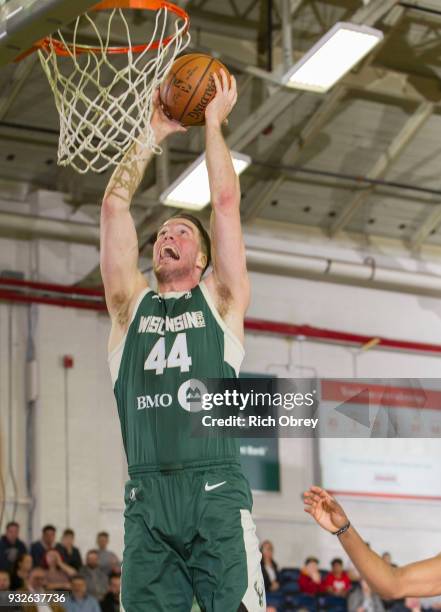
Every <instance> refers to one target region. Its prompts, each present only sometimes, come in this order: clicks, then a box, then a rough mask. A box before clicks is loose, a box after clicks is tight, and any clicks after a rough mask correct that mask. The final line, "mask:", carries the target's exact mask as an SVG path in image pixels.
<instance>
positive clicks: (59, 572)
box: [46, 549, 76, 591]
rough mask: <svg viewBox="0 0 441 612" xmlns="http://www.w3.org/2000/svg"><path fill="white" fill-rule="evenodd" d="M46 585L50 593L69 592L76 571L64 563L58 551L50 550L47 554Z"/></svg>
mask: <svg viewBox="0 0 441 612" xmlns="http://www.w3.org/2000/svg"><path fill="white" fill-rule="evenodd" d="M46 565H47V568H48V569H47V572H46V584H47V588H48V589H49V590H50V591H68V590H69V589H70V579H71V578H72V576H75V574H76V571H75V570H74V568H73V567H70V565H67V563H64V561H63V559H62V558H61V555H60V553H59V552H58V550H55V549H54V550H48V551H47V553H46Z"/></svg>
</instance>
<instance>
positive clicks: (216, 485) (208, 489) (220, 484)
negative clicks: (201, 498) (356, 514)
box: [205, 480, 227, 491]
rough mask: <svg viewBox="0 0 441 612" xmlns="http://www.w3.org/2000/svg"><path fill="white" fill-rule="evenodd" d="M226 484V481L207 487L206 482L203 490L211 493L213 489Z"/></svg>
mask: <svg viewBox="0 0 441 612" xmlns="http://www.w3.org/2000/svg"><path fill="white" fill-rule="evenodd" d="M224 484H227V481H226V480H224V481H223V482H218V483H217V484H215V485H209V484H208V482H206V483H205V490H206V491H212V490H213V489H217V488H218V487H221V486H222V485H224Z"/></svg>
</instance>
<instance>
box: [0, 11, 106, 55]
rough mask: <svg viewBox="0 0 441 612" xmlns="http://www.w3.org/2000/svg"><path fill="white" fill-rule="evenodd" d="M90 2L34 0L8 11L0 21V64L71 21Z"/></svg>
mask: <svg viewBox="0 0 441 612" xmlns="http://www.w3.org/2000/svg"><path fill="white" fill-rule="evenodd" d="M94 4H96V0H75V2H72V0H38V2H34V3H33V4H31V5H30V6H28V7H26V6H24V7H23V9H22V10H20V11H17V12H16V13H14V12H13V13H11V17H10V18H9V19H8V18H6V19H3V20H2V22H1V24H0V33H1V37H0V66H5V65H6V64H9V63H10V62H13V61H14V59H15V58H16V57H17V56H19V55H20V54H21V53H24V52H25V51H27V50H28V49H29V48H30V47H32V45H33V44H34V43H35V42H37V41H38V40H40V39H42V38H44V37H45V36H48V35H49V34H51V33H52V32H54V31H55V30H58V29H59V28H60V27H62V26H63V25H67V24H68V23H71V22H72V21H74V20H75V18H76V17H77V16H78V15H81V14H82V13H84V12H85V11H87V9H88V8H90V7H91V6H93V5H94ZM6 14H7V13H6Z"/></svg>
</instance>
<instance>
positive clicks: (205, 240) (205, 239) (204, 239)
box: [167, 212, 211, 276]
mask: <svg viewBox="0 0 441 612" xmlns="http://www.w3.org/2000/svg"><path fill="white" fill-rule="evenodd" d="M170 219H187V221H190V222H191V223H193V225H196V227H197V228H198V230H199V234H200V237H201V243H202V250H203V251H204V254H205V255H206V256H207V263H206V265H205V268H204V269H203V270H202V275H201V276H203V275H204V274H205V272H206V270H207V268H208V266H209V265H210V263H211V240H210V236H209V234H208V232H207V230H206V229H205V227H204V226H203V225H202V223H201V222H200V221H199V219H198V218H197V217H195V216H194V215H191V214H190V213H187V212H181V213H180V212H177V213H175V214H174V215H172V216H171V217H170V218H169V219H167V221H170Z"/></svg>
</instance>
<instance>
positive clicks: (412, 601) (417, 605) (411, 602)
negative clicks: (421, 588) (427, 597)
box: [404, 597, 421, 612]
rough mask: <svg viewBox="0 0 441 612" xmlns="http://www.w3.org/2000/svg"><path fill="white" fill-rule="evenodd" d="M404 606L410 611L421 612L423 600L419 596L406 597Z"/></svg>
mask: <svg viewBox="0 0 441 612" xmlns="http://www.w3.org/2000/svg"><path fill="white" fill-rule="evenodd" d="M404 606H405V608H407V610H409V611H410V612H421V600H420V598H419V597H406V599H405V600H404Z"/></svg>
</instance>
